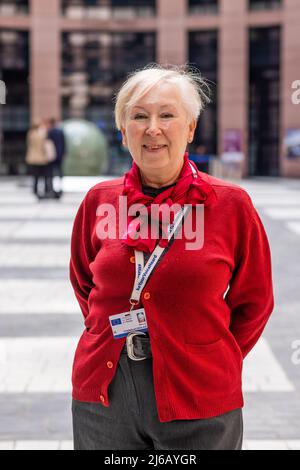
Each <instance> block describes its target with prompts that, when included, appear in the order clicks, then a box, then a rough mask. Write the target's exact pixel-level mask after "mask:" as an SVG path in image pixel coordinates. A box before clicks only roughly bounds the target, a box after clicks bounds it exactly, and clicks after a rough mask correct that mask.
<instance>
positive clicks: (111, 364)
mask: <svg viewBox="0 0 300 470" xmlns="http://www.w3.org/2000/svg"><path fill="white" fill-rule="evenodd" d="M106 365H107V367H108V368H109V369H112V368H113V366H114V363H113V362H111V361H108V362H107V364H106Z"/></svg>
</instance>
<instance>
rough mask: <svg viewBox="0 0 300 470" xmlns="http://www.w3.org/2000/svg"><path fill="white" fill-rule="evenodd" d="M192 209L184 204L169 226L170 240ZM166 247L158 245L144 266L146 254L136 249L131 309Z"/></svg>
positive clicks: (137, 301) (138, 299)
mask: <svg viewBox="0 0 300 470" xmlns="http://www.w3.org/2000/svg"><path fill="white" fill-rule="evenodd" d="M189 209H190V206H189V205H186V206H183V207H182V208H181V209H180V210H179V211H178V212H177V214H176V216H175V218H174V222H173V223H172V224H170V225H169V226H168V242H169V241H170V240H171V238H172V236H173V235H174V233H175V232H176V231H177V229H178V228H179V226H180V224H181V223H182V221H183V218H184V217H185V215H186V213H187V211H188V210H189ZM165 250H166V248H162V247H161V246H159V245H157V247H156V248H155V250H154V251H153V253H152V255H151V256H150V258H149V260H148V262H147V263H146V266H144V254H143V252H142V251H137V250H135V282H134V287H133V291H132V293H131V297H130V303H131V305H132V307H131V309H133V307H134V305H137V304H138V303H139V301H140V297H141V293H142V290H143V289H144V287H145V285H146V283H147V281H148V279H149V277H150V274H151V273H152V271H153V269H154V268H155V266H156V265H157V263H158V262H159V260H160V258H161V256H162V254H163V252H164V251H165Z"/></svg>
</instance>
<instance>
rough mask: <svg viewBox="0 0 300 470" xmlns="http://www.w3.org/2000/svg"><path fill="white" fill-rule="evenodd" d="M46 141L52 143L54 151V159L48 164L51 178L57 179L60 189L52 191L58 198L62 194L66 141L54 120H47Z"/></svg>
mask: <svg viewBox="0 0 300 470" xmlns="http://www.w3.org/2000/svg"><path fill="white" fill-rule="evenodd" d="M47 129H48V139H49V140H50V141H51V142H52V143H53V145H54V147H55V150H56V159H55V160H54V161H53V162H52V163H51V164H50V167H51V171H52V175H53V177H56V176H57V177H59V179H60V189H59V191H54V195H55V197H57V198H60V197H61V196H62V194H63V190H62V179H63V176H64V175H63V163H64V157H65V153H66V139H65V134H64V131H63V130H62V129H61V128H60V127H59V126H58V125H57V121H56V119H54V118H51V119H48V120H47Z"/></svg>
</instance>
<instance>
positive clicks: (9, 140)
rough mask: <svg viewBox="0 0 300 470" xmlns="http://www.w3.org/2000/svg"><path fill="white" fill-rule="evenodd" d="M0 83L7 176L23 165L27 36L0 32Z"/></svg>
mask: <svg viewBox="0 0 300 470" xmlns="http://www.w3.org/2000/svg"><path fill="white" fill-rule="evenodd" d="M0 80H3V81H4V82H5V84H6V88H7V94H6V105H5V106H2V107H1V112H2V119H1V129H0V132H2V133H3V149H2V155H1V159H2V162H4V164H5V165H6V166H8V171H9V172H10V173H17V172H18V168H19V165H20V163H23V162H24V156H25V148H26V132H27V130H28V127H29V125H30V117H29V114H30V112H29V111H30V110H29V39H28V33H27V32H22V31H15V30H0Z"/></svg>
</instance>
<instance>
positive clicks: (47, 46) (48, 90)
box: [30, 0, 61, 121]
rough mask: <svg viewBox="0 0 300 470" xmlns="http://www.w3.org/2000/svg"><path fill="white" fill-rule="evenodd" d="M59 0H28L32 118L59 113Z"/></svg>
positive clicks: (56, 115) (59, 115)
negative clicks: (29, 7) (29, 3)
mask: <svg viewBox="0 0 300 470" xmlns="http://www.w3.org/2000/svg"><path fill="white" fill-rule="evenodd" d="M60 3H61V2H60V0H51V1H49V2H41V0H31V35H30V46H31V47H30V68H31V80H30V95H31V100H30V101H31V119H32V121H35V120H39V119H43V118H46V117H55V118H58V119H59V118H60V117H61V104H60V101H61V100H60V76H61V70H60V56H61V46H60V31H59V18H60Z"/></svg>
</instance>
